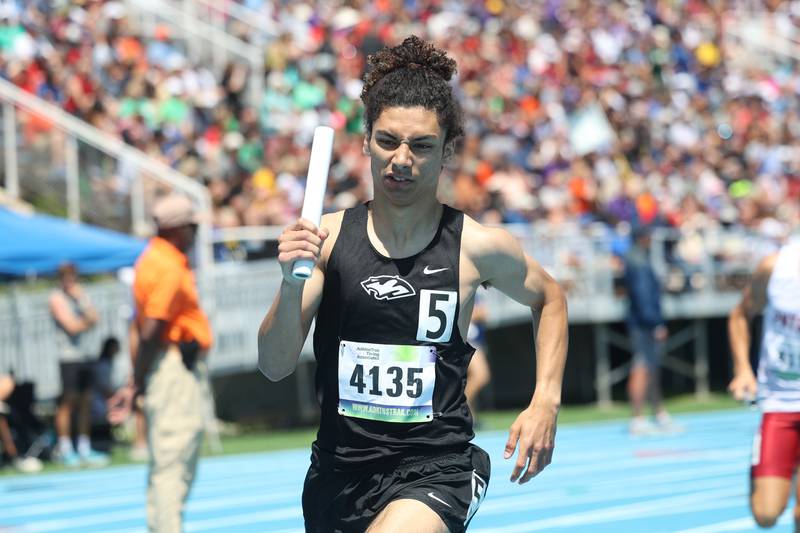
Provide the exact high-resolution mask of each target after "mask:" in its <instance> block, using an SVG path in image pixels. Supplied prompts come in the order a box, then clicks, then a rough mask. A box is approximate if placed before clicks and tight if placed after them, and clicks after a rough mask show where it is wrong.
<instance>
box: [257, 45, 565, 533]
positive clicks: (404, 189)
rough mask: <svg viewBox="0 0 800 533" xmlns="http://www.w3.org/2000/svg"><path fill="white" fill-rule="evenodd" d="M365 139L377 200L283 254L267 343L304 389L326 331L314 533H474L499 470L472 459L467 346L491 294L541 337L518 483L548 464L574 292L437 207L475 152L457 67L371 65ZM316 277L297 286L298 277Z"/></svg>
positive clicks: (520, 428)
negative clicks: (453, 165)
mask: <svg viewBox="0 0 800 533" xmlns="http://www.w3.org/2000/svg"><path fill="white" fill-rule="evenodd" d="M370 63H371V67H372V68H371V70H370V71H369V73H368V74H367V75H366V77H365V85H364V89H363V92H362V100H363V101H364V104H365V126H366V136H365V139H364V153H365V154H366V155H368V156H370V160H371V168H372V176H373V186H374V199H373V200H372V201H371V202H369V203H367V204H365V205H361V206H358V207H355V208H352V209H348V210H346V211H341V212H338V213H334V214H330V215H326V216H324V217H323V219H322V223H321V224H320V226H321V227H319V228H317V227H315V226H314V225H313V224H311V223H309V222H308V221H306V220H302V219H301V220H298V221H297V222H295V223H294V224H292V225H290V226H288V227H287V228H286V229H285V230H284V232H283V234H282V235H281V237H280V245H279V251H280V254H279V256H278V259H279V261H280V263H281V267H282V269H283V281H282V284H281V287H280V290H279V292H278V295H277V297H276V299H275V301H274V302H273V304H272V307H271V308H270V310H269V312H268V313H267V315H266V317H265V318H264V321H263V323H262V324H261V327H260V329H259V334H258V355H259V368H260V369H261V371H262V372H263V373H264V374H265V375H266V376H267V377H268V378H270V379H271V380H273V381H277V380H280V379H283V378H284V377H286V376H288V375H289V374H291V373H292V372H293V371H294V369H295V366H296V363H297V358H298V355H299V353H300V350H301V348H302V346H303V342H304V340H305V337H306V335H307V333H308V331H309V327H310V325H311V320H312V319H313V318H314V317H315V316H316V330H315V334H314V352H315V355H316V359H317V363H318V368H317V379H316V384H317V396H318V397H319V399H320V402H321V409H322V414H321V421H320V428H319V433H318V435H317V440H316V442H315V443H314V444H313V446H312V454H311V467H310V468H309V471H308V475H307V477H306V482H305V487H304V490H303V513H304V517H305V524H306V530H307V531H313V532H323V531H324V532H330V531H343V532H351V531H353V532H355V531H358V532H363V531H369V532H386V531H414V532H421V533H429V532H445V531H450V532H457V531H464V530H465V529H466V527H467V525H468V524H469V521H470V519H471V518H472V516H473V514H474V513H475V511H476V510H477V508H478V506H479V505H480V502H481V500H482V499H483V497H484V495H485V492H486V487H487V484H488V481H489V468H490V466H489V457H488V455H487V454H486V452H484V451H483V450H481V449H480V448H478V447H477V446H474V445H471V444H470V443H469V441H470V440H471V439H472V438H473V436H474V433H473V430H472V419H471V416H470V412H469V409H468V408H467V405H466V401H465V398H464V382H465V375H466V369H467V365H468V364H469V360H470V356H471V355H472V352H473V348H472V347H471V346H470V345H469V344H468V343H467V342H466V341H465V335H466V332H467V326H468V324H469V320H470V315H471V313H472V306H473V299H474V296H475V291H476V289H477V288H478V286H479V285H481V284H491V285H492V286H494V287H496V288H497V289H499V290H501V291H503V292H504V293H506V294H508V295H509V296H511V297H512V298H514V299H516V300H517V301H519V302H521V303H523V304H524V305H527V306H528V307H530V309H531V313H532V316H533V318H534V322H535V323H538V327H537V333H538V335H537V338H536V353H537V371H536V390H535V393H534V395H533V399H532V401H531V403H530V405H529V406H528V407H527V408H526V409H525V410H523V411H522V413H521V414H520V415H519V416H518V417H517V419H516V420H515V422H514V423H513V424H512V426H511V431H510V434H509V438H508V442H507V444H506V447H505V453H504V456H505V457H506V459H508V458H510V457H511V456H512V455H513V453H514V451H515V449H516V447H517V445H519V448H520V451H519V455H518V457H517V460H516V463H515V466H514V469H513V472H512V474H511V481H517V480H518V481H519V482H520V483H525V482H527V481H529V480H530V479H531V478H532V477H533V476H535V475H536V474H538V473H539V472H540V471H541V470H542V469H543V468H544V467H545V466H547V464H549V463H550V460H551V457H552V453H553V443H554V438H555V432H556V416H557V414H558V409H559V404H560V397H561V382H562V376H563V370H564V363H565V358H566V349H567V309H566V302H565V299H564V296H563V294H562V292H561V290H560V288H559V286H558V284H557V283H556V282H555V281H554V280H553V279H552V278H550V276H548V275H547V274H546V273H545V272H544V270H543V269H542V268H541V267H540V266H539V265H538V264H537V263H536V262H535V261H533V260H532V259H530V258H529V257H527V256H525V255H524V254H523V252H522V250H521V249H520V246H519V244H518V243H517V241H516V240H515V239H514V238H513V237H512V236H511V235H510V234H509V233H507V232H506V231H504V230H502V229H494V228H486V227H483V226H481V225H480V224H478V223H477V222H475V221H474V220H472V219H471V218H469V217H466V216H464V215H463V213H461V212H458V211H456V210H454V209H452V208H450V207H448V206H445V205H442V204H441V203H439V201H438V200H437V198H436V189H437V185H438V179H439V173H440V172H441V170H442V166H443V164H444V162H445V161H446V159H447V158H448V157H450V156H451V155H452V154H453V152H454V148H455V142H456V139H457V138H458V137H459V136H460V135H461V134H462V125H461V113H460V109H459V106H458V103H457V101H456V100H455V99H454V98H453V95H452V91H451V88H450V86H449V85H448V83H447V82H448V80H449V79H450V78H451V76H452V75H453V73H454V72H455V62H454V61H453V60H452V59H450V58H449V57H448V56H447V55H446V54H445V52H444V51H442V50H439V49H436V48H434V47H433V46H432V45H430V44H427V43H425V42H423V41H421V40H419V39H418V38H416V37H410V38H408V39H406V40H405V41H404V42H403V43H402V44H401V45H399V46H396V47H394V48H391V49H384V50H382V51H380V52H378V53H377V54H375V55H373V56H370ZM301 258H307V259H312V260H314V261H316V262H317V263H316V267H315V270H314V272H313V275H312V276H311V278H310V279H309V280H308V281H305V282H299V281H297V280H295V279H293V277H292V275H291V268H292V263H293V262H294V261H295V260H297V259H301Z"/></svg>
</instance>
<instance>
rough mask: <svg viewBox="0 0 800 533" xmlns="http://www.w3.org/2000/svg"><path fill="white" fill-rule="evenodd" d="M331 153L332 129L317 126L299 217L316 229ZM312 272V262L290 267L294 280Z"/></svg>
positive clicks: (303, 277)
mask: <svg viewBox="0 0 800 533" xmlns="http://www.w3.org/2000/svg"><path fill="white" fill-rule="evenodd" d="M332 152H333V128H330V127H328V126H317V127H316V129H315V130H314V139H313V140H312V141H311V159H310V161H309V162H308V177H307V178H306V194H305V198H303V211H302V213H301V215H300V216H301V217H302V218H304V219H306V220H308V221H310V222H312V223H313V224H314V225H315V226H317V227H319V222H320V219H321V218H322V202H323V200H324V199H325V188H326V187H327V186H328V168H329V167H330V166H331V153H332ZM313 270H314V261H312V260H311V259H298V260H297V261H295V262H294V264H293V265H292V276H294V278H295V279H308V278H310V277H311V272H313Z"/></svg>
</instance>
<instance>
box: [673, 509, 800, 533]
mask: <svg viewBox="0 0 800 533" xmlns="http://www.w3.org/2000/svg"><path fill="white" fill-rule="evenodd" d="M793 522H794V518H793V517H792V512H791V511H787V512H784V513H783V515H782V516H781V517H780V518H779V519H778V521H777V523H776V524H775V525H776V526H788V525H790V524H792V523H793ZM757 529H758V524H756V521H755V520H753V518H752V517H749V516H746V517H743V518H735V519H733V520H727V521H725V522H717V523H714V524H707V525H705V526H700V527H693V528H690V529H682V530H680V531H677V532H675V533H727V532H728V531H755V530H757Z"/></svg>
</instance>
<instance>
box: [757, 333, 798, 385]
mask: <svg viewBox="0 0 800 533" xmlns="http://www.w3.org/2000/svg"><path fill="white" fill-rule="evenodd" d="M764 340H765V342H766V344H767V345H768V350H767V354H768V359H767V366H768V368H769V369H770V370H771V371H772V372H774V373H775V374H776V375H778V377H780V378H781V379H791V380H794V379H800V341H797V340H794V339H790V338H785V337H783V338H781V337H771V338H765V339H764Z"/></svg>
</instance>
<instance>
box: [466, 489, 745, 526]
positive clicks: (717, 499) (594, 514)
mask: <svg viewBox="0 0 800 533" xmlns="http://www.w3.org/2000/svg"><path fill="white" fill-rule="evenodd" d="M733 496H735V498H732V497H733ZM725 498H726V499H725ZM723 499H724V500H723ZM736 505H741V489H740V488H738V487H737V488H735V489H729V490H716V491H713V492H711V491H702V492H695V493H689V494H683V495H681V496H670V497H668V498H659V499H656V500H648V501H645V502H637V503H633V504H624V505H618V506H614V507H610V508H606V509H598V510H592V511H581V512H577V513H571V514H567V515H563V516H557V517H552V518H545V519H540V520H533V521H530V522H523V523H520V524H514V525H506V526H503V527H502V528H500V529H497V528H488V529H478V530H476V531H477V532H478V533H490V532H491V533H527V532H530V531H540V530H543V529H550V528H559V527H568V526H578V525H591V524H599V523H603V522H613V521H616V520H630V519H632V518H642V517H646V516H665V515H666V516H671V515H674V514H682V513H686V512H689V511H693V510H709V509H715V508H724V507H731V506H736ZM479 512H480V511H479Z"/></svg>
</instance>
